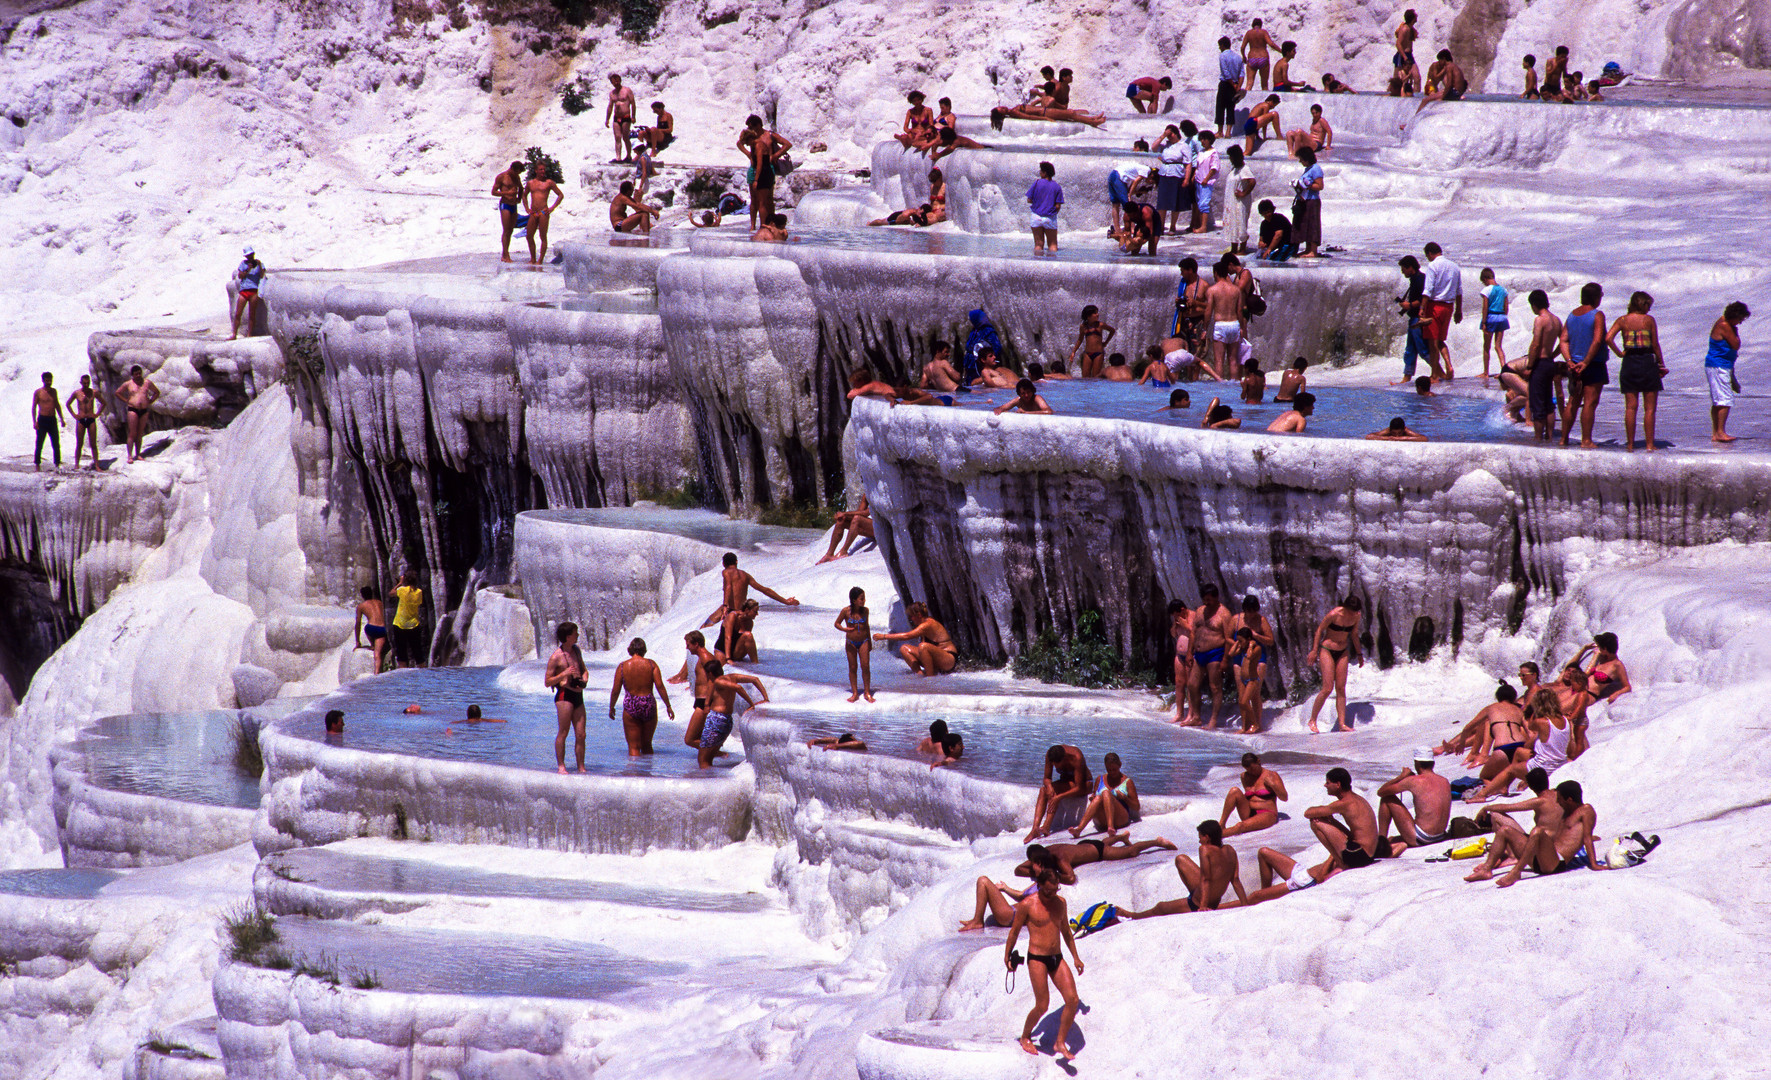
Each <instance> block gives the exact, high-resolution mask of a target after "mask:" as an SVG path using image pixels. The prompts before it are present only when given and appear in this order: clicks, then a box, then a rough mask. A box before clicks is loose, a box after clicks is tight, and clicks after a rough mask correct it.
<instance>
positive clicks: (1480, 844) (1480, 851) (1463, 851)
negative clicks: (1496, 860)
mask: <svg viewBox="0 0 1771 1080" xmlns="http://www.w3.org/2000/svg"><path fill="white" fill-rule="evenodd" d="M1446 854H1447V855H1448V856H1449V857H1451V858H1453V859H1480V858H1481V857H1482V856H1484V855H1486V854H1488V837H1486V836H1478V837H1477V838H1476V839H1474V840H1471V841H1470V842H1469V843H1467V844H1465V845H1464V846H1463V847H1454V848H1452V849H1451V850H1450V851H1449V852H1447V853H1446Z"/></svg>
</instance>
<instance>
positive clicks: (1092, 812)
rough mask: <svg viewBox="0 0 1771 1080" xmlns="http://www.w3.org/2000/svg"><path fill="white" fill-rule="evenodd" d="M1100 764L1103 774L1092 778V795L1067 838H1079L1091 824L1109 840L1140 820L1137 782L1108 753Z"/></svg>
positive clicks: (1141, 815) (1115, 756)
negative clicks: (1069, 836)
mask: <svg viewBox="0 0 1771 1080" xmlns="http://www.w3.org/2000/svg"><path fill="white" fill-rule="evenodd" d="M1102 764H1103V765H1105V766H1106V771H1105V772H1104V773H1103V774H1102V775H1101V776H1098V777H1096V778H1095V790H1094V796H1093V797H1092V798H1090V799H1089V801H1088V805H1087V806H1085V807H1084V808H1083V811H1082V820H1081V821H1078V822H1077V823H1076V825H1075V827H1074V828H1072V829H1071V830H1070V835H1071V836H1081V835H1082V834H1083V831H1084V830H1086V829H1087V828H1088V827H1089V825H1090V824H1091V823H1092V824H1094V825H1096V826H1097V827H1098V828H1099V829H1100V830H1101V831H1102V832H1104V833H1106V834H1107V836H1108V838H1109V839H1111V838H1112V837H1114V836H1117V835H1118V834H1120V833H1121V832H1124V831H1125V830H1126V829H1129V828H1131V823H1132V822H1134V821H1138V820H1141V819H1142V818H1143V814H1142V813H1141V812H1140V808H1139V803H1138V785H1137V782H1136V781H1135V780H1133V779H1132V778H1131V777H1129V776H1127V775H1125V773H1123V772H1121V771H1120V769H1119V755H1118V754H1108V755H1107V756H1106V757H1105V758H1103V759H1102Z"/></svg>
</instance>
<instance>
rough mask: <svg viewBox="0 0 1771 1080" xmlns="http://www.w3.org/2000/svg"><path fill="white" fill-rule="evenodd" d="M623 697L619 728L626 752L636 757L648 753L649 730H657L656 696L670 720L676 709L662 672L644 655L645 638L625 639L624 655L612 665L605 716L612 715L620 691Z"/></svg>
mask: <svg viewBox="0 0 1771 1080" xmlns="http://www.w3.org/2000/svg"><path fill="white" fill-rule="evenodd" d="M624 690H625V691H626V692H627V701H626V702H624V703H622V705H621V732H622V734H623V735H625V736H626V737H627V756H628V757H640V756H642V755H645V754H650V753H652V752H653V751H652V734H653V733H654V732H656V731H657V730H658V700H657V698H655V697H653V696H652V691H654V690H656V691H657V692H658V697H661V698H663V699H664V711H665V712H666V713H668V714H669V715H670V718H671V719H672V720H675V719H676V709H674V708H672V707H671V704H670V691H669V690H666V689H665V688H664V673H663V672H662V671H659V670H658V665H657V664H656V663H654V662H653V661H651V660H648V659H646V639H645V638H634V639H633V640H632V641H630V642H628V643H627V659H625V660H623V661H621V664H620V666H619V667H617V668H616V669H615V682H614V684H613V685H612V686H610V687H609V719H611V720H613V719H615V704H616V702H619V701H621V693H622V691H624Z"/></svg>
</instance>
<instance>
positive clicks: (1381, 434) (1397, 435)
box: [1365, 416, 1427, 442]
mask: <svg viewBox="0 0 1771 1080" xmlns="http://www.w3.org/2000/svg"><path fill="white" fill-rule="evenodd" d="M1365 438H1366V441H1368V442H1426V441H1427V437H1426V436H1425V435H1422V434H1421V433H1420V432H1418V431H1414V430H1411V429H1410V428H1409V426H1408V422H1407V421H1406V420H1404V419H1402V418H1401V417H1400V416H1396V417H1392V418H1391V419H1390V426H1389V427H1387V428H1385V429H1384V430H1382V431H1374V432H1372V433H1371V434H1369V435H1367V436H1365Z"/></svg>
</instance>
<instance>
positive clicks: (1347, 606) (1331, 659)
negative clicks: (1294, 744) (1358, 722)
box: [1306, 594, 1365, 734]
mask: <svg viewBox="0 0 1771 1080" xmlns="http://www.w3.org/2000/svg"><path fill="white" fill-rule="evenodd" d="M1364 609H1365V602H1364V601H1362V600H1360V599H1359V598H1358V597H1357V596H1353V595H1351V594H1349V595H1348V596H1347V598H1346V599H1345V600H1342V601H1341V603H1340V606H1339V607H1336V608H1333V609H1331V610H1330V611H1329V613H1328V614H1327V615H1324V616H1323V617H1322V621H1321V622H1320V623H1318V624H1316V637H1315V639H1314V640H1313V641H1312V642H1311V643H1310V658H1309V660H1307V661H1306V663H1309V664H1316V665H1318V666H1319V668H1320V670H1321V672H1322V689H1321V690H1318V691H1317V692H1316V701H1315V704H1313V705H1311V706H1310V733H1311V734H1317V733H1319V732H1320V730H1321V729H1320V728H1318V727H1317V726H1316V717H1317V716H1318V715H1320V714H1321V712H1322V706H1323V704H1324V703H1325V702H1327V701H1328V695H1330V694H1333V695H1334V716H1335V719H1334V730H1336V731H1352V730H1353V725H1352V724H1350V723H1348V722H1347V666H1348V665H1349V664H1357V665H1360V666H1364V664H1365V657H1364V656H1363V655H1362V654H1361V653H1360V650H1359V623H1360V620H1361V619H1363V618H1364V614H1363V612H1364Z"/></svg>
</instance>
